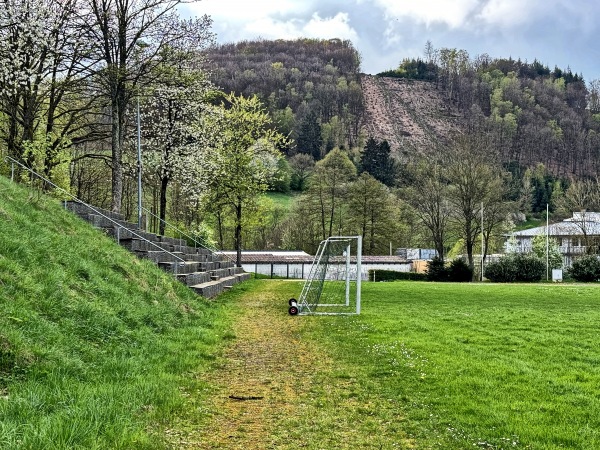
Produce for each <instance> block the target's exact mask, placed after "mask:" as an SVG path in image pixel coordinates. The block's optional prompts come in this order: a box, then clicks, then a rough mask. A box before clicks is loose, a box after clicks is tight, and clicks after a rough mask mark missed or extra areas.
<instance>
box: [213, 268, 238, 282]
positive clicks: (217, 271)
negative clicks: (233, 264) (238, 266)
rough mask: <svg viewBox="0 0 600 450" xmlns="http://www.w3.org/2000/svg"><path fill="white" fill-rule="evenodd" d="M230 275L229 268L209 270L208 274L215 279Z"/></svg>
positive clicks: (231, 273)
mask: <svg viewBox="0 0 600 450" xmlns="http://www.w3.org/2000/svg"><path fill="white" fill-rule="evenodd" d="M231 275H233V272H232V271H231V268H226V269H215V270H211V271H210V276H211V277H212V278H213V279H214V280H217V279H219V278H225V277H230V276H231Z"/></svg>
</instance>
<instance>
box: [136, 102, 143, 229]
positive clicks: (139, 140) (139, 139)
mask: <svg viewBox="0 0 600 450" xmlns="http://www.w3.org/2000/svg"><path fill="white" fill-rule="evenodd" d="M137 164H138V228H139V229H140V230H141V229H142V132H141V126H140V98H139V97H138V98H137Z"/></svg>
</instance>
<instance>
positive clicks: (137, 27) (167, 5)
mask: <svg viewBox="0 0 600 450" xmlns="http://www.w3.org/2000/svg"><path fill="white" fill-rule="evenodd" d="M84 1H85V4H86V5H87V10H86V11H85V12H86V13H87V14H85V15H84V17H85V19H86V25H87V32H88V33H89V35H90V40H91V42H92V43H93V50H94V53H95V58H97V60H98V61H100V63H99V64H98V65H97V69H98V70H97V75H98V79H99V81H100V86H101V88H102V90H103V92H104V94H105V95H106V97H107V99H108V101H109V105H110V125H111V165H112V209H113V210H114V211H117V212H118V211H120V209H121V202H122V189H123V161H122V154H123V143H124V140H125V135H126V134H125V126H126V118H127V108H128V106H129V105H130V102H131V99H132V98H133V97H134V96H135V95H136V94H137V93H138V92H139V90H140V89H141V88H142V87H143V86H144V85H147V84H148V83H150V82H151V81H152V76H151V74H152V73H153V71H154V69H155V67H156V66H157V65H159V64H160V63H161V62H162V58H161V57H162V51H163V50H164V49H165V48H166V47H168V46H170V45H171V44H172V43H173V42H177V41H179V40H182V39H184V38H185V37H186V36H195V39H190V40H189V43H190V45H192V44H194V43H196V44H200V45H201V47H200V48H199V50H200V49H202V48H204V46H205V44H206V40H210V39H212V35H211V33H210V32H209V28H210V24H211V20H210V19H209V18H208V17H207V16H204V17H202V18H200V19H196V20H189V21H181V20H179V19H178V17H177V12H176V8H177V6H178V5H179V4H180V3H182V1H181V0H84ZM190 50H192V49H191V48H190Z"/></svg>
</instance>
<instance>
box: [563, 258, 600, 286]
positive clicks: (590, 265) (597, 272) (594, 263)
mask: <svg viewBox="0 0 600 450" xmlns="http://www.w3.org/2000/svg"><path fill="white" fill-rule="evenodd" d="M569 275H570V276H571V277H573V279H574V280H576V281H582V282H590V281H598V279H600V260H598V256H596V255H585V256H582V257H581V258H578V259H576V260H575V261H573V266H572V267H571V268H570V269H569Z"/></svg>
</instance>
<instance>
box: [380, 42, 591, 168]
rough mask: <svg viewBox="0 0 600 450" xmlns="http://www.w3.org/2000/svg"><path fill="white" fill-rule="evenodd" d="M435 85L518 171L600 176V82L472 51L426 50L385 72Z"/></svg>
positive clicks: (472, 130)
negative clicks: (532, 169)
mask: <svg viewBox="0 0 600 450" xmlns="http://www.w3.org/2000/svg"><path fill="white" fill-rule="evenodd" d="M379 75H380V76H386V77H398V78H406V79H413V80H425V81H428V82H430V83H434V84H435V85H436V86H437V88H438V89H439V90H440V91H441V92H442V93H443V95H444V96H445V97H446V98H447V100H448V101H449V102H452V103H453V104H454V105H456V106H457V108H458V110H459V111H460V113H461V114H462V116H463V120H464V129H465V131H466V132H468V133H487V134H492V135H493V139H494V150H495V151H496V152H498V154H499V156H500V158H501V160H502V161H503V162H504V163H506V164H509V165H511V167H523V168H528V167H534V166H536V165H537V164H539V163H541V164H543V165H544V166H545V167H546V169H547V170H548V171H549V172H550V173H551V174H552V175H554V176H557V177H566V178H568V177H570V176H575V177H590V176H594V175H595V174H596V173H597V171H598V168H599V166H600V83H599V82H598V81H597V80H593V81H591V82H589V83H587V84H586V82H585V80H584V79H583V76H582V75H578V74H576V73H575V74H574V73H573V72H572V71H571V69H570V68H567V69H565V70H562V69H559V68H558V67H555V68H554V69H553V70H551V69H550V68H548V67H547V66H544V65H543V64H541V63H540V62H538V61H537V60H534V61H533V62H532V63H528V62H523V61H521V60H519V59H517V60H514V59H512V58H508V59H505V58H499V59H494V58H491V57H489V56H488V55H485V54H484V55H478V56H476V57H475V58H470V57H469V55H468V53H467V52H466V51H464V50H457V49H438V50H436V49H434V48H433V47H432V46H431V44H430V43H428V45H427V46H426V51H425V57H424V58H423V59H420V58H416V59H405V60H403V61H402V62H401V63H400V65H399V67H398V68H397V69H395V70H390V71H387V72H383V73H381V74H379Z"/></svg>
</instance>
